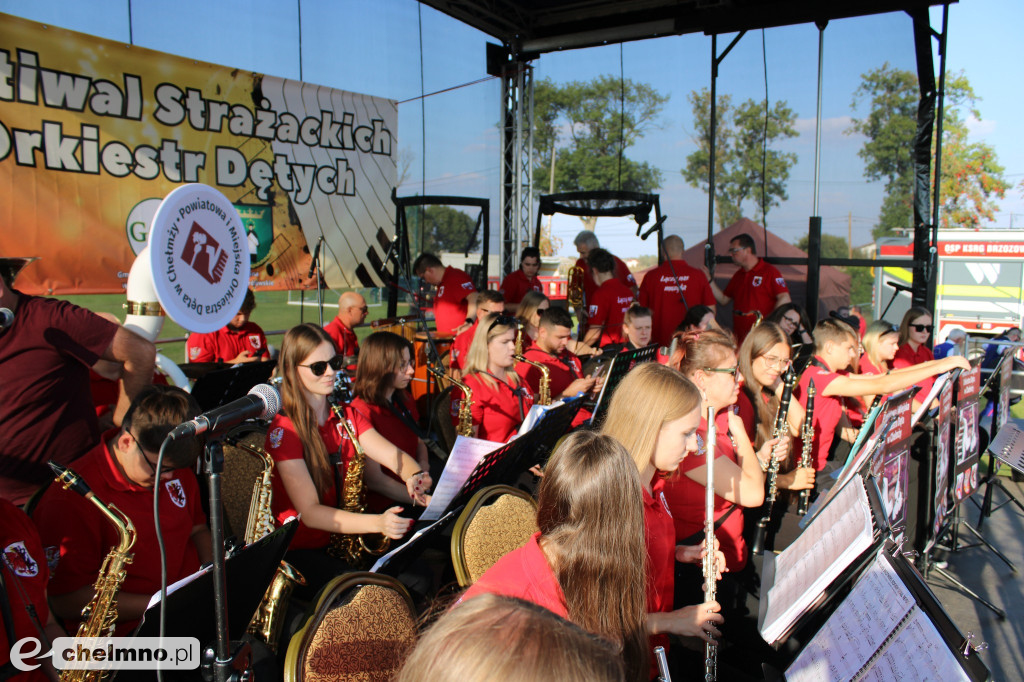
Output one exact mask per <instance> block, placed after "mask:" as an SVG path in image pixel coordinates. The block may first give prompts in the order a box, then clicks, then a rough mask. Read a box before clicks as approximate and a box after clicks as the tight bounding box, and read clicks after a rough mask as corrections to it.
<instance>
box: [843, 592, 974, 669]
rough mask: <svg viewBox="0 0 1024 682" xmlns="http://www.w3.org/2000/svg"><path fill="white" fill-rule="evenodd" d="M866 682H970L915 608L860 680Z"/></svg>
mask: <svg viewBox="0 0 1024 682" xmlns="http://www.w3.org/2000/svg"><path fill="white" fill-rule="evenodd" d="M860 679H861V680H865V681H867V682H887V681H888V680H901V682H934V680H942V682H970V679H971V678H970V677H968V676H967V673H965V672H964V669H963V668H962V667H961V666H960V661H958V660H957V658H956V656H954V655H953V652H952V651H950V650H949V647H948V646H946V642H945V640H944V639H942V635H940V634H939V631H938V630H936V629H935V624H934V623H932V622H931V620H929V618H928V616H926V615H925V613H924V612H923V611H921V609H918V608H915V609H914V612H913V614H911V616H910V618H909V619H908V620H907V623H906V624H905V625H904V627H903V629H902V630H901V631H900V632H899V634H897V635H895V636H894V637H893V638H892V639H891V640H890V641H889V644H888V646H887V647H886V649H885V652H884V653H883V654H882V655H881V657H880V658H879V659H878V660H877V661H875V662H874V663H873V664H872V665H871V668H869V669H868V670H867V671H865V674H864V675H862V676H861V677H860Z"/></svg>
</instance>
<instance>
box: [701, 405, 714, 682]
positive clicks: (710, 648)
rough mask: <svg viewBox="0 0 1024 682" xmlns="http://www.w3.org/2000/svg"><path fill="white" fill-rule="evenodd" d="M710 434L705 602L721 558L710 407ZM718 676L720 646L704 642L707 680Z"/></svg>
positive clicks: (710, 595)
mask: <svg viewBox="0 0 1024 682" xmlns="http://www.w3.org/2000/svg"><path fill="white" fill-rule="evenodd" d="M707 418H708V433H707V442H706V443H705V445H704V452H705V453H706V454H705V456H704V467H705V470H706V471H707V478H706V481H705V484H704V561H703V566H702V567H703V572H704V601H706V602H709V601H714V600H715V593H716V592H717V591H718V565H717V564H718V561H717V559H718V557H717V555H716V553H715V439H716V438H717V437H718V434H717V433H716V428H715V408H713V407H710V406H709V407H708V414H707ZM717 676H718V645H717V644H709V643H707V642H705V643H704V682H715V679H716V678H717Z"/></svg>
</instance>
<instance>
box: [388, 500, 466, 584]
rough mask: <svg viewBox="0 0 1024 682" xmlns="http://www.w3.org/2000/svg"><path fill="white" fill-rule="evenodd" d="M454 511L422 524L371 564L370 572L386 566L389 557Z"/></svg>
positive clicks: (389, 559)
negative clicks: (428, 523) (429, 522)
mask: <svg viewBox="0 0 1024 682" xmlns="http://www.w3.org/2000/svg"><path fill="white" fill-rule="evenodd" d="M454 513H455V512H454V511H450V512H448V513H447V514H445V515H444V516H443V517H442V518H441V519H438V520H437V521H435V522H434V523H432V524H430V525H429V526H424V527H423V528H420V529H419V530H418V531H416V533H414V534H413V536H412V537H411V538H409V539H408V540H407V541H406V542H403V543H402V544H400V545H399V546H398V547H395V548H394V549H393V550H391V551H390V552H388V553H387V554H385V555H383V556H382V557H381V558H379V559H377V561H376V562H375V563H374V564H373V568H371V569H370V573H376V572H377V571H379V570H380V569H382V568H384V567H385V566H387V564H388V562H389V561H391V557H393V556H394V555H395V554H397V553H399V552H401V551H402V550H404V549H405V548H406V547H408V546H409V545H411V544H413V543H414V542H416V540H418V539H419V537H420V536H421V535H423V534H424V533H426V532H427V531H428V530H430V529H431V528H433V527H434V526H436V525H437V524H439V523H441V521H444V520H445V519H447V518H448V517H449V516H451V515H452V514H454Z"/></svg>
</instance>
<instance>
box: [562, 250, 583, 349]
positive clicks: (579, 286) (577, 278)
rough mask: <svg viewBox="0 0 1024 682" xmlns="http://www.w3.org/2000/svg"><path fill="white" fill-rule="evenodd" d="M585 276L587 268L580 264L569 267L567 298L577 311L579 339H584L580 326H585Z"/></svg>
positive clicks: (577, 333)
mask: <svg viewBox="0 0 1024 682" xmlns="http://www.w3.org/2000/svg"><path fill="white" fill-rule="evenodd" d="M584 276H585V270H584V269H583V268H581V267H580V266H578V265H574V266H572V267H571V268H569V277H568V283H567V286H566V293H565V298H566V300H567V301H569V305H571V306H572V309H573V310H575V311H576V320H577V323H578V326H577V327H576V335H577V336H578V337H579V340H580V341H582V340H583V338H582V336H581V335H582V331H581V330H580V327H582V326H583V317H584V316H585V315H586V310H585V308H586V301H585V300H584V294H585V292H586V290H585V289H584V286H583V277H584Z"/></svg>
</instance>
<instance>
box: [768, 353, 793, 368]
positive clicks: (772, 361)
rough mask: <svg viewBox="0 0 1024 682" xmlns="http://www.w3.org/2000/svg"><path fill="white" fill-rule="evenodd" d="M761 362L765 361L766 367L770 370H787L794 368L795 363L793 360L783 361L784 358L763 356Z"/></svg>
mask: <svg viewBox="0 0 1024 682" xmlns="http://www.w3.org/2000/svg"><path fill="white" fill-rule="evenodd" d="M761 360H763V361H764V366H765V367H767V368H768V369H781V370H787V369H789V368H790V367H792V366H793V361H792V360H791V359H789V358H786V359H785V360H783V359H782V358H777V357H775V356H774V355H762V356H761Z"/></svg>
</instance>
